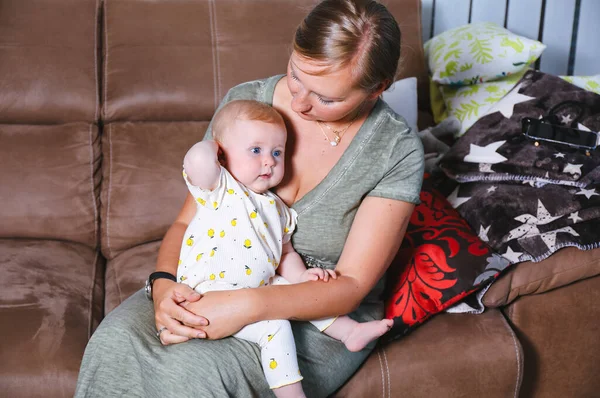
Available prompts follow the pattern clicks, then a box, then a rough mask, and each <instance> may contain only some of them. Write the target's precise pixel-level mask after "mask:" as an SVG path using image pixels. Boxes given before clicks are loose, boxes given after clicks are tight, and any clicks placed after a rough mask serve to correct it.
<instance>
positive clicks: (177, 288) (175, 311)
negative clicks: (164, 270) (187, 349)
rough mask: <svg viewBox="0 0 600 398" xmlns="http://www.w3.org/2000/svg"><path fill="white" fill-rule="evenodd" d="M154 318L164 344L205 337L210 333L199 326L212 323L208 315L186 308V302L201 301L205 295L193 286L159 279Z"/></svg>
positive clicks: (155, 292)
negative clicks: (199, 314)
mask: <svg viewBox="0 0 600 398" xmlns="http://www.w3.org/2000/svg"><path fill="white" fill-rule="evenodd" d="M152 297H153V301H154V321H155V323H156V330H161V329H162V328H166V329H164V330H163V331H162V332H161V333H160V334H159V339H160V342H161V343H162V344H164V345H169V344H175V343H182V342H184V341H187V340H189V339H193V338H205V337H206V333H204V332H203V331H202V330H199V329H196V328H198V327H201V326H204V325H207V324H208V321H207V320H206V318H204V317H201V316H198V315H196V314H194V313H192V312H189V311H188V310H186V309H185V304H186V303H192V302H197V301H198V300H200V298H201V297H202V296H201V295H200V294H198V293H197V292H195V291H194V290H193V289H192V288H190V287H189V286H187V285H184V284H182V283H176V282H173V281H170V280H168V279H157V280H155V281H154V283H153V285H152Z"/></svg>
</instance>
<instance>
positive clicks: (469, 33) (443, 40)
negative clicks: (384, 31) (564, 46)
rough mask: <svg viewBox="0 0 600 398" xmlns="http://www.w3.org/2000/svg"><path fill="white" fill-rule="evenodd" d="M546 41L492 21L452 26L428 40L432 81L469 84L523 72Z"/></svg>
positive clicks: (539, 53) (536, 56)
mask: <svg viewBox="0 0 600 398" xmlns="http://www.w3.org/2000/svg"><path fill="white" fill-rule="evenodd" d="M545 48H546V46H545V45H543V44H542V43H540V42H539V41H536V40H531V39H528V38H526V37H523V36H519V35H516V34H514V33H512V32H510V31H508V30H506V29H504V28H503V27H501V26H499V25H497V24H495V23H492V22H479V23H474V24H469V25H463V26H460V27H458V28H454V29H450V30H447V31H445V32H442V33H440V34H439V35H437V36H434V37H433V38H432V39H431V40H429V41H428V42H427V43H425V58H426V59H427V64H428V66H429V70H430V72H431V78H432V80H433V81H435V82H438V83H440V84H453V85H469V84H478V83H483V82H486V81H491V80H496V79H500V78H503V77H505V76H508V75H511V74H514V73H517V72H520V71H521V70H523V69H525V68H527V67H528V66H529V64H531V63H532V62H534V61H535V60H536V59H538V58H539V56H540V55H541V54H542V51H544V49H545Z"/></svg>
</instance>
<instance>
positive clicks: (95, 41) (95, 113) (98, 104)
mask: <svg viewBox="0 0 600 398" xmlns="http://www.w3.org/2000/svg"><path fill="white" fill-rule="evenodd" d="M98 6H99V4H98V0H96V9H95V10H94V81H95V82H96V108H95V109H94V122H97V121H98V107H99V106H100V91H99V88H98V85H99V84H100V82H99V80H100V79H99V78H98V28H99V26H98Z"/></svg>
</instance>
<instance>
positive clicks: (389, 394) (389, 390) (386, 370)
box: [381, 348, 392, 398]
mask: <svg viewBox="0 0 600 398" xmlns="http://www.w3.org/2000/svg"><path fill="white" fill-rule="evenodd" d="M381 351H382V352H383V359H384V360H385V373H386V374H387V391H388V396H389V397H390V398H391V396H392V386H391V379H390V367H389V366H388V360H387V355H386V353H385V349H384V348H382V349H381Z"/></svg>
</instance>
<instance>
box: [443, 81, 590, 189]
mask: <svg viewBox="0 0 600 398" xmlns="http://www.w3.org/2000/svg"><path fill="white" fill-rule="evenodd" d="M525 117H529V118H534V119H541V118H544V119H545V120H549V121H551V122H552V123H554V124H562V125H564V126H568V127H573V128H578V129H581V130H591V131H595V132H598V131H600V95H598V94H595V93H593V92H591V91H586V90H584V89H582V88H579V87H577V86H574V85H572V84H570V83H568V82H566V81H565V80H563V79H561V78H559V77H557V76H554V75H549V74H545V73H542V72H538V71H529V72H527V73H526V74H525V75H524V76H523V78H522V79H521V80H520V82H519V83H518V84H517V85H516V86H515V87H514V88H513V90H511V91H510V92H509V93H508V94H507V95H506V96H505V97H504V98H502V99H501V100H500V101H499V102H498V103H496V105H494V106H493V107H492V108H491V109H490V111H489V113H488V115H486V116H484V117H483V118H481V119H479V120H478V121H477V122H476V123H475V124H474V125H473V126H472V127H471V128H470V129H469V130H468V131H467V132H466V133H465V134H464V135H463V136H462V137H461V138H460V139H459V140H458V141H457V142H456V143H455V144H454V145H453V146H452V148H451V149H450V151H449V152H448V153H447V154H446V155H445V156H444V157H443V158H442V159H441V161H440V167H441V168H442V169H443V170H444V171H445V172H446V174H447V175H448V176H450V177H451V178H453V179H455V180H456V181H459V182H469V181H527V182H532V183H535V184H538V185H543V184H548V183H551V184H561V185H566V186H576V187H580V188H586V187H588V186H589V185H595V184H598V183H600V150H595V151H592V152H591V153H590V154H589V155H588V154H586V153H585V151H584V150H580V149H579V150H577V149H573V148H570V147H567V146H564V145H554V144H548V143H542V144H541V145H539V146H536V145H535V144H534V141H532V140H530V139H528V138H526V137H525V136H524V135H523V134H522V131H521V120H522V119H523V118H525Z"/></svg>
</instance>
